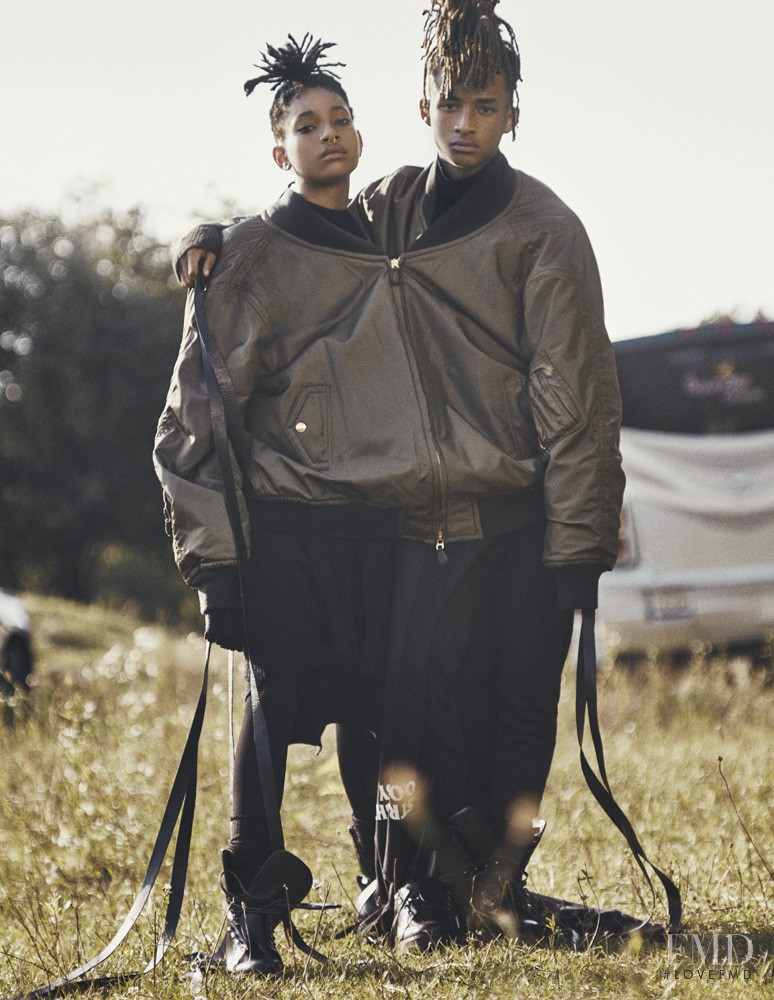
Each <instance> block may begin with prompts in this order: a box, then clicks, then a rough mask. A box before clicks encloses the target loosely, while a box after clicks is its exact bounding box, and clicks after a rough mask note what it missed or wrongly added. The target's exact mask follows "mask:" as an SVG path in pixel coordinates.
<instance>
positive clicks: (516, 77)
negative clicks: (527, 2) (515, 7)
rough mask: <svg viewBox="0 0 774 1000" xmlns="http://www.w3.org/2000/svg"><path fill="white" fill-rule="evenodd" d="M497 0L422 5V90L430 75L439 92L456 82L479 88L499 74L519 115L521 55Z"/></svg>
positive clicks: (455, 0)
mask: <svg viewBox="0 0 774 1000" xmlns="http://www.w3.org/2000/svg"><path fill="white" fill-rule="evenodd" d="M498 3H499V0H432V2H431V5H430V9H429V10H426V11H424V15H425V35H424V40H423V42H422V48H423V49H424V52H425V56H424V61H425V71H424V81H423V84H424V95H425V98H426V97H427V89H428V88H427V85H428V80H429V79H430V78H433V79H434V80H435V82H436V84H437V85H438V88H439V89H440V91H441V93H443V94H448V93H450V92H451V89H452V87H453V85H454V83H455V82H457V83H459V84H461V85H462V86H465V87H472V88H473V89H474V90H479V89H481V88H483V87H486V85H487V84H488V83H490V82H491V81H492V80H493V79H494V78H495V77H496V76H498V75H499V74H502V75H503V76H504V77H505V82H506V85H507V86H508V88H509V91H510V94H511V102H512V104H513V107H514V110H515V114H514V116H513V134H514V135H515V129H516V123H517V121H518V108H519V92H518V85H519V81H520V80H521V56H520V54H519V46H518V44H517V42H516V36H515V35H514V33H513V28H512V27H511V26H510V24H508V22H507V21H504V20H503V19H502V18H501V17H498V15H497V14H495V7H496V6H497V4H498Z"/></svg>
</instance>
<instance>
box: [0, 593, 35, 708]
mask: <svg viewBox="0 0 774 1000" xmlns="http://www.w3.org/2000/svg"><path fill="white" fill-rule="evenodd" d="M31 671H32V649H31V645H30V622H29V618H28V617H27V612H26V611H25V610H24V605H23V604H22V602H21V601H20V600H19V599H18V598H17V597H12V596H11V595H10V594H8V593H6V591H4V590H0V694H2V693H5V694H9V693H10V692H12V691H13V690H14V689H18V688H26V687H27V686H28V679H29V676H30V672H31Z"/></svg>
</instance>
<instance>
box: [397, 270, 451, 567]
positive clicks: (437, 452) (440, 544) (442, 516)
mask: <svg viewBox="0 0 774 1000" xmlns="http://www.w3.org/2000/svg"><path fill="white" fill-rule="evenodd" d="M400 268H401V259H400V257H392V258H391V259H390V283H391V284H392V285H393V286H395V287H396V288H401V273H400ZM400 300H401V309H402V312H403V324H404V327H405V329H406V332H407V333H408V332H409V323H408V317H407V316H406V305H405V302H404V299H403V290H402V288H401V290H400ZM407 346H408V345H407ZM411 353H412V355H413V358H414V363H415V364H416V368H417V372H418V373H419V381H420V384H421V386H422V393H423V395H424V397H425V405H426V407H427V417H428V421H429V424H430V437H431V439H432V446H433V459H434V461H435V464H436V465H437V467H438V482H439V492H440V510H439V511H438V529H437V533H436V537H435V550H436V552H437V554H438V555H437V558H438V563H439V564H440V565H441V566H445V565H446V563H448V561H449V557H448V556H447V555H446V552H445V549H446V539H445V538H444V529H445V527H446V487H445V483H446V472H445V469H444V464H443V457H442V456H441V448H440V446H439V444H438V436H437V434H436V432H435V424H434V423H433V414H432V410H431V408H430V405H429V402H428V395H427V389H426V388H425V380H424V378H423V377H422V368H421V366H420V364H419V363H418V361H417V356H416V354H415V353H414V351H413V348H412V349H411Z"/></svg>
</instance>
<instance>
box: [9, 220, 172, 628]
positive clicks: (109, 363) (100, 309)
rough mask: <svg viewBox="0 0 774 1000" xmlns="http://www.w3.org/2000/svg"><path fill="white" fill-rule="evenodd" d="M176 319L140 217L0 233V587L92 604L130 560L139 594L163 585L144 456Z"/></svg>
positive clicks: (161, 263) (48, 223)
mask: <svg viewBox="0 0 774 1000" xmlns="http://www.w3.org/2000/svg"><path fill="white" fill-rule="evenodd" d="M182 307H183V293H182V290H181V289H180V288H179V287H178V286H177V284H176V282H175V281H174V278H173V277H172V274H171V266H170V260H169V252H168V250H167V248H166V247H164V246H162V245H160V244H159V243H158V242H157V241H156V240H155V239H153V238H151V237H149V236H148V235H147V234H146V233H145V232H144V230H143V219H142V216H141V213H140V212H139V211H137V210H135V211H133V212H130V213H128V214H126V215H124V216H121V217H119V216H116V215H114V214H112V213H107V214H103V215H102V216H100V217H99V218H96V219H93V220H90V221H87V222H82V223H79V224H78V225H76V226H75V227H69V228H68V227H67V226H66V225H65V223H64V222H63V221H62V220H61V219H60V218H58V217H55V216H43V215H37V214H35V213H32V212H25V213H21V214H19V215H18V216H17V217H16V218H13V219H6V220H2V221H0V584H2V585H4V586H7V587H10V588H13V589H21V588H33V589H41V590H46V591H50V592H53V593H57V594H60V595H63V596H67V597H71V598H74V599H78V600H89V599H93V598H94V597H95V589H98V587H99V581H100V579H104V576H105V574H104V573H103V572H102V570H103V569H104V564H105V560H106V559H107V561H108V564H110V562H111V560H112V564H113V565H115V563H116V561H117V560H118V561H121V560H126V558H127V553H139V554H141V557H142V560H143V563H144V566H145V570H146V574H147V579H148V587H147V589H148V590H149V591H152V590H153V585H152V583H153V580H154V579H156V577H157V576H158V574H159V573H161V576H162V577H164V576H165V575H166V569H164V570H159V569H158V567H159V566H161V565H163V566H165V567H168V566H169V564H170V563H171V557H170V556H169V548H170V547H169V543H168V540H167V539H166V538H165V537H164V534H163V516H162V505H161V492H160V488H159V485H158V482H157V480H156V477H155V475H154V472H153V468H152V462H151V450H152V445H153V436H154V431H155V426H156V421H157V419H158V415H159V413H160V412H161V408H162V405H163V400H164V394H165V391H166V386H167V383H168V381H169V375H170V372H171V369H172V364H173V361H174V357H175V353H176V350H177V345H178V342H179V336H180V328H181V317H182ZM114 575H115V574H114ZM170 576H171V574H170ZM140 589H142V587H140ZM136 596H137V595H135V597H136ZM140 596H142V595H140ZM145 610H148V609H147V608H145Z"/></svg>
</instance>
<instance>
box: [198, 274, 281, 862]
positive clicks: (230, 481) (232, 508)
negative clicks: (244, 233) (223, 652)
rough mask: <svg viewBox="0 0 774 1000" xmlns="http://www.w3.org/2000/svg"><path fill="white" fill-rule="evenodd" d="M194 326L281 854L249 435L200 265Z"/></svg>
mask: <svg viewBox="0 0 774 1000" xmlns="http://www.w3.org/2000/svg"><path fill="white" fill-rule="evenodd" d="M194 321H195V324H196V329H197V330H198V332H199V341H200V344H201V352H202V364H203V366H204V377H205V382H206V385H207V399H208V401H209V407H210V418H211V421H212V434H213V442H214V446H215V452H216V454H217V456H218V462H219V464H220V470H221V476H222V478H223V487H224V496H225V503H226V512H227V514H228V519H229V524H230V525H231V532H232V534H233V536H234V547H235V550H236V561H237V574H238V577H239V594H240V601H241V605H242V626H243V631H244V636H245V654H246V656H247V663H248V673H249V675H250V707H251V712H252V721H253V740H254V743H255V756H256V761H257V764H258V780H259V784H260V788H261V797H262V799H263V807H264V815H265V818H266V825H267V828H268V834H269V842H270V845H271V849H272V851H281V850H282V849H283V848H284V846H285V842H284V838H283V834H282V822H281V820H280V810H279V799H278V797H277V786H276V783H275V779H274V768H273V766H272V760H271V748H270V745H269V734H268V730H267V728H266V718H265V716H264V714H263V708H262V706H261V699H260V695H259V692H258V678H257V676H256V674H257V671H258V667H257V664H256V660H255V658H254V657H253V656H252V655H251V652H250V629H249V627H248V626H249V622H248V615H247V606H248V602H247V595H248V592H249V577H248V557H247V543H246V541H245V536H244V531H243V528H242V518H241V515H240V511H239V501H238V498H237V487H236V480H235V478H234V470H233V467H232V464H231V447H233V450H234V455H235V456H236V459H237V464H238V465H239V470H240V472H241V474H242V484H243V488H245V489H246V488H247V485H248V483H249V478H248V477H249V469H250V465H249V452H248V446H247V442H246V438H245V431H244V428H243V426H242V422H241V419H240V417H239V408H238V405H237V399H236V393H235V392H234V386H233V383H232V381H231V377H230V375H229V373H228V369H227V367H226V364H225V361H224V360H223V356H222V355H221V353H220V350H219V349H218V346H217V344H216V343H215V341H214V339H213V337H212V334H211V333H210V329H209V325H208V323H207V317H206V314H205V308H204V280H203V277H202V270H201V265H200V267H199V275H198V278H197V282H196V287H195V289H194Z"/></svg>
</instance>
